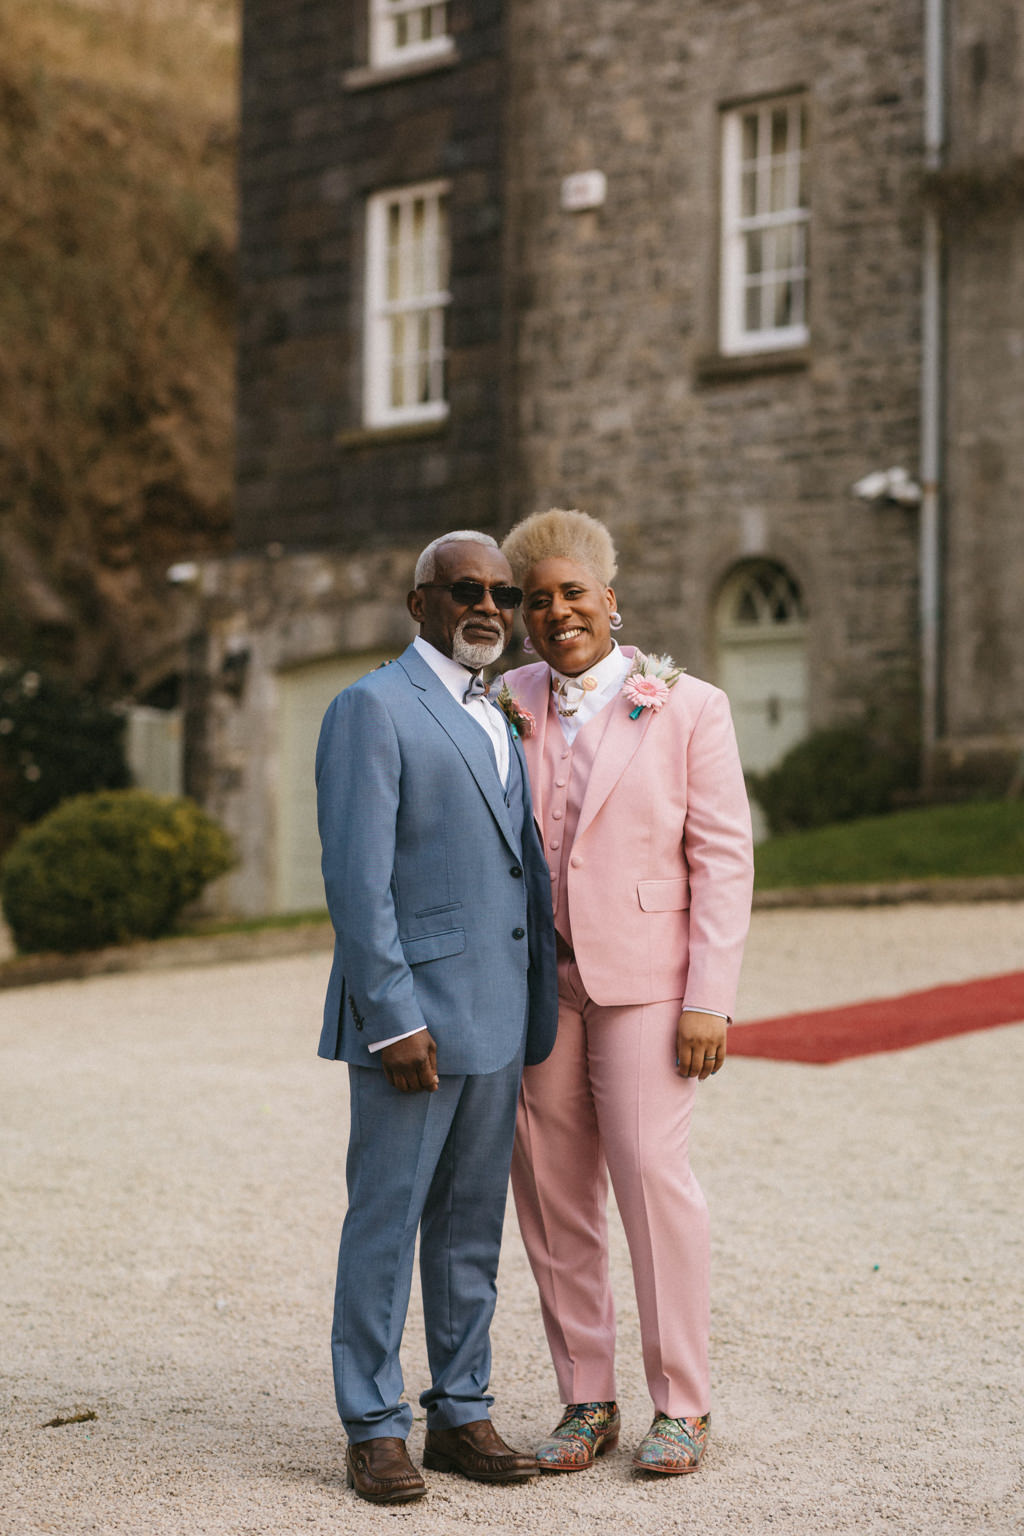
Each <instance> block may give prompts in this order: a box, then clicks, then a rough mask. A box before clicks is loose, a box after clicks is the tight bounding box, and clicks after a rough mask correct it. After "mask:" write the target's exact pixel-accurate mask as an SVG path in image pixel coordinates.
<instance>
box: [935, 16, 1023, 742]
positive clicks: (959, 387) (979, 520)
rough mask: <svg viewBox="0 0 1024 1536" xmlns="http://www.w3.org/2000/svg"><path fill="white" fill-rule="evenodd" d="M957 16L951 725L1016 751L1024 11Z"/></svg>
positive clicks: (953, 45)
mask: <svg viewBox="0 0 1024 1536" xmlns="http://www.w3.org/2000/svg"><path fill="white" fill-rule="evenodd" d="M954 22H955V25H954V28H953V30H952V34H951V38H950V64H951V71H950V74H951V92H950V123H949V128H950V144H949V154H948V163H947V168H946V171H945V173H944V174H943V175H942V176H940V177H939V178H937V180H936V183H935V186H934V195H935V197H936V199H937V201H938V204H939V207H940V210H941V213H942V219H943V229H944V234H945V240H946V246H947V252H948V257H947V276H946V281H947V315H948V327H949V330H948V342H947V348H946V362H947V367H946V390H947V411H948V417H947V419H948V435H947V441H946V450H947V452H946V477H945V478H946V486H947V497H946V582H945V599H946V625H945V630H946V647H945V681H946V689H945V701H944V702H945V714H944V720H943V727H944V731H945V734H946V735H948V737H949V738H950V740H951V747H952V749H953V751H954V753H955V752H956V751H957V750H960V751H962V749H963V747H964V745H965V742H966V741H967V739H968V738H975V739H976V741H975V750H976V751H977V750H982V751H991V750H992V749H993V748H999V746H1000V745H1001V746H1002V748H1003V755H1004V759H1005V758H1010V759H1012V758H1013V756H1015V754H1016V752H1019V751H1020V749H1021V746H1022V745H1024V596H1022V594H1024V13H1022V12H1021V10H1020V7H1019V6H1016V5H1012V4H1007V3H1005V0H959V3H958V4H957V6H956V7H955V8H954ZM979 738H980V739H979ZM1006 771H1007V772H1009V769H1008V768H1007V769H1006Z"/></svg>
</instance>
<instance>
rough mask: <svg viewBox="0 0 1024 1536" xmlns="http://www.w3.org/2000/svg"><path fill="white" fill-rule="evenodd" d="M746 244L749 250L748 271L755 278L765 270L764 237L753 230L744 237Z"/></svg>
mask: <svg viewBox="0 0 1024 1536" xmlns="http://www.w3.org/2000/svg"><path fill="white" fill-rule="evenodd" d="M744 244H745V245H746V248H747V267H746V270H747V272H748V274H749V275H750V276H752V277H753V276H755V275H756V274H757V273H758V272H761V271H763V270H764V237H763V235H760V234H758V232H757V230H752V231H751V233H750V234H749V235H745V236H744Z"/></svg>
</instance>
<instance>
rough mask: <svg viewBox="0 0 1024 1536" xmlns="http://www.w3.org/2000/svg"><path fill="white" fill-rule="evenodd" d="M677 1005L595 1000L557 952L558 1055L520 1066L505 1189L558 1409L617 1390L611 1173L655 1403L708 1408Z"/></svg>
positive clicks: (696, 1200) (703, 1257)
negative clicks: (530, 1278)
mask: <svg viewBox="0 0 1024 1536" xmlns="http://www.w3.org/2000/svg"><path fill="white" fill-rule="evenodd" d="M679 1007H680V1005H679V1003H678V1002H667V1003H651V1004H648V1005H646V1006H637V1007H630V1008H602V1007H600V1006H599V1005H598V1004H597V1003H594V1002H591V1000H590V998H589V997H588V996H587V995H586V993H585V992H584V990H583V987H582V983H581V981H580V974H579V971H578V970H577V968H576V963H575V961H574V960H573V959H571V958H568V957H566V958H564V959H562V960H560V962H559V1013H558V1038H557V1040H556V1042H555V1048H554V1051H553V1052H552V1054H551V1055H550V1056H549V1057H548V1059H547V1061H544V1062H541V1063H540V1064H539V1065H538V1066H534V1067H527V1068H526V1070H525V1072H524V1074H523V1086H522V1092H521V1094H520V1100H519V1118H518V1124H517V1129H516V1145H515V1153H514V1156H513V1160H512V1189H513V1193H514V1195H515V1201H516V1211H517V1214H518V1217H519V1226H520V1230H521V1232H522V1234H523V1240H524V1242H525V1244H526V1251H527V1254H528V1256H529V1260H530V1265H531V1267H532V1269H533V1274H534V1278H535V1280H536V1282H537V1286H538V1289H539V1291H540V1303H541V1311H542V1314H543V1318H544V1328H545V1331H546V1333H547V1339H548V1347H549V1348H550V1350H551V1358H552V1361H553V1363H554V1367H555V1375H556V1377H557V1380H558V1390H559V1393H560V1395H561V1399H562V1401H563V1403H585V1402H608V1401H610V1400H611V1399H613V1398H614V1397H615V1396H616V1390H615V1306H614V1302H613V1299H612V1292H611V1286H610V1283H609V1276H608V1225H607V1214H606V1207H607V1197H608V1176H609V1175H610V1176H611V1182H612V1188H613V1189H614V1191H615V1199H616V1202H617V1204H618V1208H619V1213H620V1215H621V1218H622V1223H623V1226H624V1228H625V1232H626V1239H627V1242H628V1243H629V1253H630V1259H631V1261H632V1266H633V1283H634V1285H635V1288H636V1300H637V1308H638V1311H639V1315H640V1337H641V1343H642V1346H643V1358H644V1371H645V1374H646V1377H647V1384H648V1387H649V1390H650V1394H651V1398H652V1400H653V1403H654V1410H655V1412H656V1413H666V1414H669V1415H671V1417H673V1418H684V1417H687V1418H688V1417H694V1416H696V1415H699V1414H703V1413H707V1412H708V1411H709V1408H710V1398H711V1389H710V1381H709V1375H708V1331H709V1301H708V1270H709V1241H708V1215H707V1205H706V1203H705V1200H704V1196H703V1194H702V1192H701V1189H700V1185H699V1184H698V1183H697V1180H696V1179H695V1177H694V1175H693V1174H692V1172H691V1171H690V1163H689V1154H688V1140H689V1130H690V1118H691V1116H692V1114H693V1106H694V1101H695V1098H696V1094H697V1083H696V1079H693V1080H688V1079H685V1078H681V1077H679V1076H678V1075H677V1073H676V1070H675V1060H676V1049H675V1046H676V1024H677V1022H678V1019H679Z"/></svg>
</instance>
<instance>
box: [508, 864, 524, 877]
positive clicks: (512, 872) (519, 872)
mask: <svg viewBox="0 0 1024 1536" xmlns="http://www.w3.org/2000/svg"><path fill="white" fill-rule="evenodd" d="M509 874H510V875H511V876H512V878H513V879H514V880H521V879H522V878H523V872H522V870H521V869H520V868H519V865H518V864H513V865H512V868H511V869H510V870H509Z"/></svg>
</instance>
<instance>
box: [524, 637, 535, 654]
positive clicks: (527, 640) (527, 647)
mask: <svg viewBox="0 0 1024 1536" xmlns="http://www.w3.org/2000/svg"><path fill="white" fill-rule="evenodd" d="M523 650H524V651H530V652H531V653H532V651H533V641H532V640H531V639H530V637H529V635H524V636H523Z"/></svg>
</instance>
